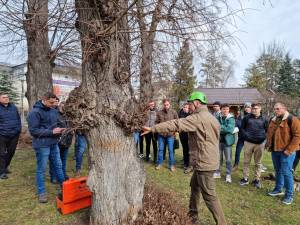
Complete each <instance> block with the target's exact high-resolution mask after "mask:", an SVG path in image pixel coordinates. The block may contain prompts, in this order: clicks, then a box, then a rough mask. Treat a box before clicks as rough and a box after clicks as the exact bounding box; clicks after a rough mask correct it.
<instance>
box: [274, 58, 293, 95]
mask: <svg viewBox="0 0 300 225" xmlns="http://www.w3.org/2000/svg"><path fill="white" fill-rule="evenodd" d="M278 78H279V79H278V88H277V90H278V93H281V94H285V95H289V96H292V97H297V92H298V90H297V81H296V76H295V71H294V68H293V66H292V62H291V58H290V56H289V54H286V56H285V58H284V61H283V64H282V65H281V67H280V69H279V77H278Z"/></svg>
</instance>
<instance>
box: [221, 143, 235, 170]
mask: <svg viewBox="0 0 300 225" xmlns="http://www.w3.org/2000/svg"><path fill="white" fill-rule="evenodd" d="M219 151H220V164H219V169H218V170H217V172H219V173H220V172H221V165H222V164H223V154H224V155H225V160H226V175H230V174H231V158H232V146H227V145H225V144H224V143H222V142H221V143H220V145H219Z"/></svg>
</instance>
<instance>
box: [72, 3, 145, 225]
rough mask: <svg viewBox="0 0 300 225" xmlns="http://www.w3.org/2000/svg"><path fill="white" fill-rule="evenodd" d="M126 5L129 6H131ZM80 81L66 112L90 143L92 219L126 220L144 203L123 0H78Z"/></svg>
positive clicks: (104, 223) (104, 224)
mask: <svg viewBox="0 0 300 225" xmlns="http://www.w3.org/2000/svg"><path fill="white" fill-rule="evenodd" d="M129 8H130V7H129ZM76 10H77V13H78V18H77V22H76V24H77V29H78V32H79V33H80V37H81V44H82V54H83V55H82V57H83V62H82V83H81V85H80V87H79V88H77V89H75V90H74V91H72V92H71V93H70V96H69V99H68V101H67V113H68V115H69V117H70V118H71V119H72V121H73V125H74V126H75V127H76V128H78V129H82V130H83V131H84V132H85V134H86V136H87V139H88V143H89V159H90V160H89V161H90V168H89V177H88V185H89V187H90V190H91V191H92V192H93V205H92V208H91V215H90V224H93V225H94V224H95V225H96V224H97V225H110V224H116V225H118V224H130V223H131V222H132V221H133V220H134V219H135V218H136V217H137V215H138V212H139V211H140V210H141V208H142V199H143V191H144V182H145V172H144V169H143V166H142V163H141V161H140V159H138V157H137V154H136V150H135V147H134V143H133V139H132V136H131V133H130V132H131V127H132V126H133V122H132V120H133V118H135V117H134V112H133V110H134V108H135V107H134V102H133V100H132V96H131V92H130V43H129V34H128V33H126V32H118V31H119V30H128V20H127V10H128V1H127V0H118V1H112V0H97V1H95V0H76Z"/></svg>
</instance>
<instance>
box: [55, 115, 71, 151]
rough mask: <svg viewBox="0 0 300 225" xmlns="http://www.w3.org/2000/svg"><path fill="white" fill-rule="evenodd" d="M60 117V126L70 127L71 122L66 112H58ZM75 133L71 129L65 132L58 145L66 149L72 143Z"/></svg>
mask: <svg viewBox="0 0 300 225" xmlns="http://www.w3.org/2000/svg"><path fill="white" fill-rule="evenodd" d="M58 115H59V116H58V119H59V123H60V127H62V128H69V123H68V120H67V117H66V115H65V114H63V113H61V112H58ZM72 139H73V134H72V132H71V131H69V130H67V131H66V132H65V133H63V134H62V135H61V136H60V138H59V142H58V146H59V148H60V149H66V148H69V147H70V146H71V144H72Z"/></svg>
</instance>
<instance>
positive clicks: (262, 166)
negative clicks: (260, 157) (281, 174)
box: [260, 165, 268, 173]
mask: <svg viewBox="0 0 300 225" xmlns="http://www.w3.org/2000/svg"><path fill="white" fill-rule="evenodd" d="M267 169H268V168H267V167H265V166H264V165H261V167H260V172H261V173H265V172H266V171H267Z"/></svg>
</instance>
